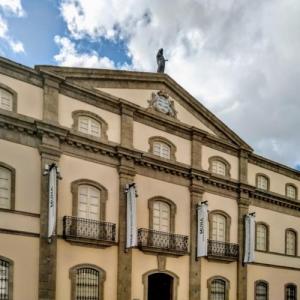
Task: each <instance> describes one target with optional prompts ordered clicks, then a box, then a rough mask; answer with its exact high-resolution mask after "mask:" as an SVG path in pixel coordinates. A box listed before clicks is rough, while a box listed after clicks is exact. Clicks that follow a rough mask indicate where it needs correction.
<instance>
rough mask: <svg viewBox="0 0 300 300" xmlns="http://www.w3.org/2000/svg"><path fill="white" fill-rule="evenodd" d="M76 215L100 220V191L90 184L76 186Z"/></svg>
mask: <svg viewBox="0 0 300 300" xmlns="http://www.w3.org/2000/svg"><path fill="white" fill-rule="evenodd" d="M78 217H79V218H84V219H91V220H96V221H99V220H100V191H99V189H97V188H95V187H94V186H91V185H86V184H83V185H80V186H79V187H78Z"/></svg>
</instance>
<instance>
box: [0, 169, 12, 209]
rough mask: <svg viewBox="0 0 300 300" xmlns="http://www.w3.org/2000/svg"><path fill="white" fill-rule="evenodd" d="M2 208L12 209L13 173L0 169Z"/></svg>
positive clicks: (0, 202) (0, 199)
mask: <svg viewBox="0 0 300 300" xmlns="http://www.w3.org/2000/svg"><path fill="white" fill-rule="evenodd" d="M0 207H1V208H7V209H10V208H11V172H10V171H9V170H8V169H6V168H3V167H0Z"/></svg>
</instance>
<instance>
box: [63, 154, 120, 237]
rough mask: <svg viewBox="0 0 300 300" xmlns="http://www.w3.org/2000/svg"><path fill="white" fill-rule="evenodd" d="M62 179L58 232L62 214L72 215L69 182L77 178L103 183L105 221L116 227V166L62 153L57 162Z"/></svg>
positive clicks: (117, 184) (117, 185) (117, 198)
mask: <svg viewBox="0 0 300 300" xmlns="http://www.w3.org/2000/svg"><path fill="white" fill-rule="evenodd" d="M59 166H60V170H61V174H62V177H63V179H62V180H60V181H59V189H58V193H59V194H58V219H59V221H58V232H60V233H61V232H62V218H63V216H72V194H71V183H72V182H73V181H75V180H78V179H90V180H94V181H96V182H98V183H100V184H101V185H103V186H104V187H105V188H106V189H107V192H108V199H107V202H106V221H107V222H112V223H116V224H117V225H116V227H117V228H118V212H119V176H118V173H117V169H116V168H111V167H108V166H105V165H101V164H97V163H93V162H89V161H85V160H83V159H79V158H75V157H72V156H67V155H62V156H61V159H60V162H59Z"/></svg>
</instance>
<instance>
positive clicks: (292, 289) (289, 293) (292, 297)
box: [285, 285, 297, 300]
mask: <svg viewBox="0 0 300 300" xmlns="http://www.w3.org/2000/svg"><path fill="white" fill-rule="evenodd" d="M296 297H297V291H296V286H294V285H288V286H287V287H286V288H285V299H286V300H296V299H297V298H296Z"/></svg>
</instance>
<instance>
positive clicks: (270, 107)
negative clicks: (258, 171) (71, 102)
mask: <svg viewBox="0 0 300 300" xmlns="http://www.w3.org/2000/svg"><path fill="white" fill-rule="evenodd" d="M61 13H62V16H63V18H64V19H65V21H66V23H67V26H68V29H69V30H70V35H71V37H72V38H73V39H75V40H76V39H81V38H83V37H87V38H90V39H97V38H99V37H105V38H107V39H110V40H117V39H125V41H126V43H127V47H128V51H129V54H130V56H131V58H132V66H131V68H133V69H138V70H147V71H155V69H156V62H155V54H156V51H157V50H158V49H159V48H161V47H164V49H165V56H166V57H167V58H168V59H169V62H168V63H167V67H166V72H167V73H168V74H170V75H171V76H172V77H173V78H174V79H175V80H177V81H178V82H179V83H180V84H181V85H183V86H184V87H185V88H186V89H187V90H188V91H190V92H191V93H192V94H193V95H194V96H196V97H197V98H198V99H199V100H200V101H201V102H202V103H203V104H204V105H206V106H207V107H208V108H209V109H211V110H212V111H213V112H214V113H216V114H217V115H218V116H219V117H220V118H221V119H222V120H224V121H225V123H226V124H227V125H229V126H230V127H231V128H232V129H233V130H235V131H236V132H237V133H238V134H240V136H241V137H242V138H244V139H245V140H246V141H247V142H249V143H250V144H251V145H252V146H253V147H254V148H255V149H256V150H257V151H258V152H259V153H261V154H263V155H266V156H268V157H269V158H272V159H275V160H278V161H281V162H284V163H286V164H289V165H291V166H295V164H296V163H297V162H298V163H299V161H300V139H299V133H298V132H297V128H300V118H299V107H300V102H299V100H298V99H299V95H300V85H299V82H300V72H299V66H300V55H299V53H300V39H299V37H300V18H299V15H300V2H299V0H286V1H282V0H265V1H261V0H252V1H249V0H239V1H235V0H222V1H220V0H209V1H208V0H185V1H182V0H165V1H161V0H152V1H147V0H127V1H124V0H102V1H97V0H94V1H92V0H62V1H61ZM74 49H75V46H74ZM75 54H76V55H75V57H76V59H78V60H80V56H81V55H80V54H79V53H76V51H75ZM84 55H86V54H84ZM64 60H65V61H67V57H65V59H64ZM98 60H99V57H98V59H96V58H94V60H93V61H94V62H95V65H94V66H97V64H99V63H98ZM93 61H92V60H90V61H89V63H90V64H91V63H93Z"/></svg>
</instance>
